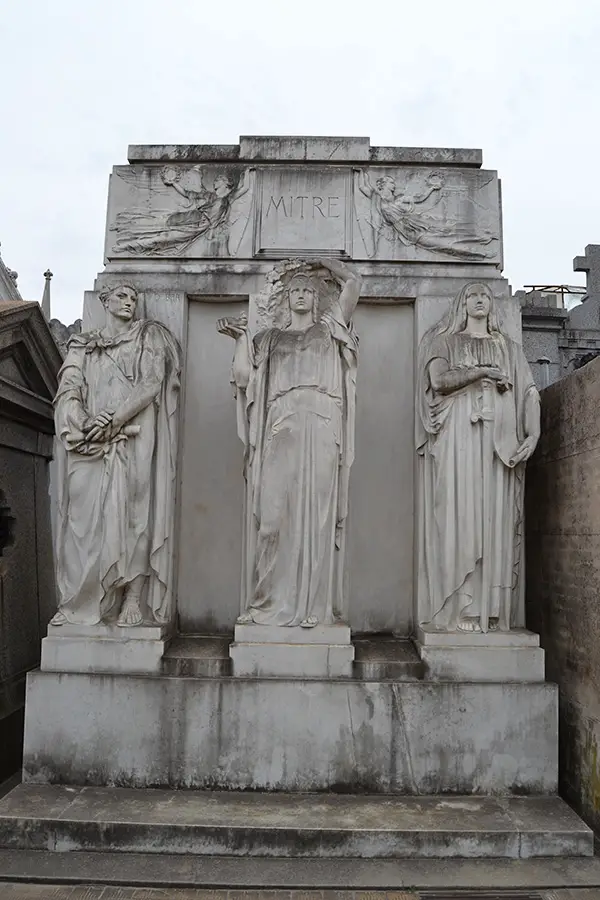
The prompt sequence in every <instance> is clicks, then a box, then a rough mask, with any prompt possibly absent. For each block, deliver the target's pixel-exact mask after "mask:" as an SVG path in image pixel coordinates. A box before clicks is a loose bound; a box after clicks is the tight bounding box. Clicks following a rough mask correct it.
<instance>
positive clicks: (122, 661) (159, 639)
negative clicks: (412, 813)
mask: <svg viewBox="0 0 600 900" xmlns="http://www.w3.org/2000/svg"><path fill="white" fill-rule="evenodd" d="M169 632H170V629H169V628H168V627H167V626H164V625H162V626H161V625H141V626H138V627H136V628H119V627H118V626H116V625H93V626H92V625H61V626H60V627H53V626H52V625H50V626H49V627H48V636H47V637H46V638H44V640H43V641H42V659H41V664H40V668H41V669H42V671H45V672H82V673H98V674H103V673H105V674H110V673H115V674H117V673H121V674H139V675H144V674H147V675H157V674H159V673H160V671H161V667H162V658H163V655H164V652H165V649H166V646H167V643H168V635H169Z"/></svg>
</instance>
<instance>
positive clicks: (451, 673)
mask: <svg viewBox="0 0 600 900" xmlns="http://www.w3.org/2000/svg"><path fill="white" fill-rule="evenodd" d="M416 646H417V650H418V651H419V655H420V657H421V659H422V661H423V662H424V663H425V666H426V675H425V677H426V679H428V680H431V681H470V682H487V681H508V682H511V681H513V682H514V681H534V682H535V681H544V673H545V668H544V651H543V650H542V648H541V647H540V639H539V635H537V634H534V633H533V632H532V631H527V630H526V629H524V628H522V629H515V630H514V631H495V632H488V633H487V634H463V633H460V632H433V631H427V630H424V629H423V628H419V629H417V641H416Z"/></svg>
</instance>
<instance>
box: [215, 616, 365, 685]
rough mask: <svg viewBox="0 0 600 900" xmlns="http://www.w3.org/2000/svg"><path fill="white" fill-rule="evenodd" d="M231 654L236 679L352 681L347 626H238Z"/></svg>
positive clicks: (351, 650) (348, 630) (352, 658)
mask: <svg viewBox="0 0 600 900" xmlns="http://www.w3.org/2000/svg"><path fill="white" fill-rule="evenodd" d="M229 655H230V656H231V660H232V667H233V675H234V676H236V677H249V678H251V677H256V678H274V677H279V678H351V677H352V663H353V661H354V647H353V646H352V644H351V642H350V628H349V627H348V626H347V625H315V626H314V627H313V628H302V627H301V626H295V627H287V628H286V627H278V626H275V625H254V624H249V625H236V626H235V635H234V642H233V643H232V644H231V646H230V648H229Z"/></svg>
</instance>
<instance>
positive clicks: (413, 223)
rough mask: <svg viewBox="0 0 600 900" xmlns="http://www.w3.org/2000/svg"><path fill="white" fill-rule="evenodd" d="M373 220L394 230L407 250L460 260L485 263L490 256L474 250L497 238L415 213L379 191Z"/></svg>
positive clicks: (374, 198) (373, 203) (374, 200)
mask: <svg viewBox="0 0 600 900" xmlns="http://www.w3.org/2000/svg"><path fill="white" fill-rule="evenodd" d="M371 220H372V221H374V222H375V221H381V222H383V223H384V224H385V225H388V226H389V227H391V228H393V230H394V232H395V234H396V236H397V238H398V239H399V241H400V242H401V243H402V244H404V245H405V246H414V247H418V246H421V247H424V248H425V249H427V250H432V251H433V252H434V253H435V252H437V253H445V254H447V255H448V256H457V257H460V258H463V257H468V258H481V259H485V258H486V257H487V256H488V255H489V252H488V251H485V250H481V249H477V250H475V249H473V247H472V246H469V247H467V246H463V245H466V244H470V245H476V246H478V247H483V246H487V245H488V244H490V243H491V242H492V241H493V240H494V239H495V235H494V234H493V233H492V232H491V231H489V230H488V229H485V228H481V229H480V230H479V231H476V230H475V229H474V227H473V226H472V225H467V224H462V223H460V222H457V223H454V224H448V223H444V222H442V221H441V220H440V218H439V217H437V216H434V215H432V214H428V212H427V211H425V210H414V209H412V208H411V207H410V206H409V207H408V208H407V207H406V206H404V205H403V202H402V200H401V199H400V198H399V197H396V198H394V199H393V200H387V199H384V198H383V197H381V196H380V195H379V194H378V193H377V191H373V194H372V195H371Z"/></svg>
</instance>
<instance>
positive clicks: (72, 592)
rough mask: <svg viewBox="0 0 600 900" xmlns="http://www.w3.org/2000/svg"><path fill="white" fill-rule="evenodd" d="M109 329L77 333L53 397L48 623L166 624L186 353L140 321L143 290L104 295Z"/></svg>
mask: <svg viewBox="0 0 600 900" xmlns="http://www.w3.org/2000/svg"><path fill="white" fill-rule="evenodd" d="M100 300H101V301H102V304H103V306H104V308H105V310H106V325H105V327H104V328H103V329H102V330H101V331H92V332H88V333H85V334H74V335H73V336H72V337H71V339H70V341H69V347H68V351H67V357H66V359H65V362H64V364H63V367H62V369H61V371H60V374H59V387H58V393H57V395H56V399H55V425H56V465H57V489H58V504H57V505H58V518H57V534H56V572H57V583H58V590H59V598H60V605H59V609H58V612H57V613H56V615H55V616H54V618H53V619H52V622H51V624H52V625H63V624H65V623H72V624H85V625H96V624H99V623H114V621H115V619H116V624H117V625H122V626H128V625H141V624H143V623H148V622H150V623H153V624H154V623H166V622H169V621H170V619H171V615H172V597H171V565H172V560H171V557H172V550H173V514H174V495H175V477H176V465H175V463H176V454H177V403H178V396H179V374H180V351H179V346H178V344H177V341H176V340H175V339H174V337H173V336H172V335H171V333H170V332H169V331H168V330H167V329H166V328H165V327H164V326H163V325H160V324H159V323H158V322H151V321H148V320H146V319H138V320H137V321H133V319H134V315H135V311H136V306H137V301H138V296H137V292H136V290H135V288H133V287H131V286H129V285H125V284H122V285H119V286H118V287H116V288H113V289H110V290H105V291H103V292H102V293H101V294H100Z"/></svg>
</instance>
